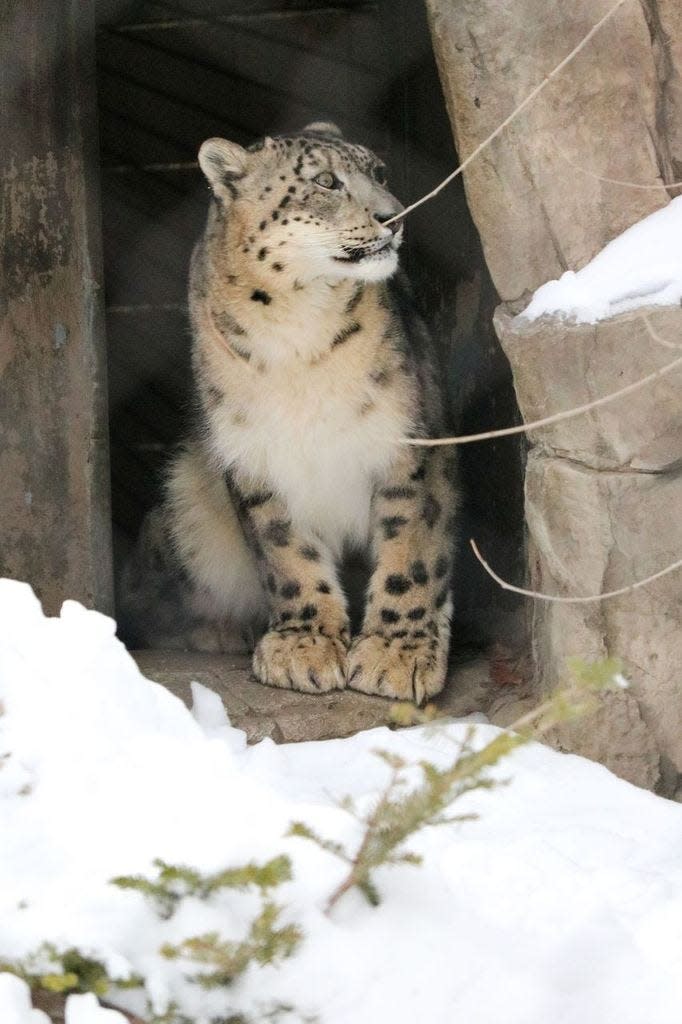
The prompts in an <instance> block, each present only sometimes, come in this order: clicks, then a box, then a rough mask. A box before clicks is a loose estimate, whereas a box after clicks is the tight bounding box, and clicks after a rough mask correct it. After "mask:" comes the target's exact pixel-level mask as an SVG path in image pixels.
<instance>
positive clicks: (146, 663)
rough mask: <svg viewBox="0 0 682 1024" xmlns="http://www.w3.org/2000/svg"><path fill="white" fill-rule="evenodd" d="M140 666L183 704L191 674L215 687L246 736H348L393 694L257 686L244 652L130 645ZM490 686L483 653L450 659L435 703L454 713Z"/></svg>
mask: <svg viewBox="0 0 682 1024" xmlns="http://www.w3.org/2000/svg"><path fill="white" fill-rule="evenodd" d="M132 655H133V657H134V658H135V661H136V662H137V664H138V666H139V668H140V670H141V672H142V673H143V674H144V675H145V676H147V677H148V678H149V679H153V680H154V681H155V682H158V683H161V684H162V685H163V686H165V687H166V688H167V689H168V690H170V691H171V693H174V694H175V695H176V696H177V697H179V698H180V699H181V700H182V701H184V703H185V704H187V705H188V706H190V705H191V703H192V696H191V687H190V683H191V682H192V681H193V680H196V682H198V683H201V684H202V685H204V686H206V687H208V689H210V690H213V691H214V692H215V693H218V694H219V695H220V697H221V699H222V702H223V704H224V706H225V710H226V711H227V714H228V717H229V719H230V722H231V723H232V725H234V726H235V727H236V728H238V729H243V730H244V732H245V733H246V736H247V739H248V741H249V743H257V742H258V740H261V739H263V738H264V737H265V736H269V737H270V738H271V739H273V740H275V742H277V743H295V742H300V741H304V740H322V739H331V738H339V737H342V736H350V735H352V734H353V733H356V732H360V731H361V730H363V729H373V728H376V727H377V726H380V725H388V724H389V723H390V720H391V718H390V715H391V707H392V703H393V702H392V701H390V700H386V699H385V698H384V697H369V696H367V695H366V694H363V693H357V692H356V691H354V690H334V691H332V692H331V693H328V694H320V695H319V696H318V695H315V694H307V693H297V692H295V691H293V690H280V689H277V688H275V687H270V686H263V685H262V684H261V683H259V682H257V681H256V680H255V679H254V677H253V675H252V673H251V659H250V658H249V656H248V655H230V654H198V653H194V652H190V651H136V652H132ZM495 693H496V691H494V690H493V687H492V685H491V683H490V674H489V667H488V663H487V661H485V660H484V659H481V658H479V659H476V660H473V661H468V662H466V663H464V664H462V665H459V666H455V667H454V668H453V670H452V671H451V675H450V679H449V682H448V684H447V686H446V688H445V690H444V691H443V693H442V694H441V695H440V696H439V697H438V699H437V700H436V702H435V703H436V704H437V705H438V707H439V709H440V710H441V711H442V712H443V713H444V714H447V715H452V716H453V717H457V718H460V717H463V716H464V715H468V714H471V713H472V712H474V711H481V710H485V709H486V707H487V706H488V705H489V704H490V702H491V699H492V698H493V696H494V694H495Z"/></svg>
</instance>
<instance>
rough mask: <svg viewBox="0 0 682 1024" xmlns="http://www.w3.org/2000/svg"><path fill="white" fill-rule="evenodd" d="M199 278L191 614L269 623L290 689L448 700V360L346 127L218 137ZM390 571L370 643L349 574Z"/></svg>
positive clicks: (274, 680)
mask: <svg viewBox="0 0 682 1024" xmlns="http://www.w3.org/2000/svg"><path fill="white" fill-rule="evenodd" d="M199 161H200V164H201V167H202V169H203V171H204V173H205V175H206V177H207V179H208V182H209V184H210V187H211V189H212V193H213V201H212V203H211V208H210V212H209V216H208V223H207V226H206V231H205V234H204V236H203V238H202V240H201V241H200V242H199V244H198V245H197V247H196V249H195V252H194V255H193V259H192V268H191V278H190V291H189V298H190V311H191V318H192V326H193V334H194V349H193V359H194V375H195V381H196V390H197V396H198V399H199V406H200V409H201V414H200V420H199V424H198V429H197V431H196V433H195V436H194V437H193V438H192V439H191V441H188V443H187V445H186V447H185V449H184V450H183V452H182V453H181V454H180V455H179V456H178V457H177V458H176V459H175V461H174V462H173V464H172V466H171V467H170V471H169V477H168V486H167V495H166V501H165V504H164V506H163V509H162V510H161V511H160V512H159V513H157V515H159V516H160V517H161V519H162V521H163V523H164V530H165V536H167V537H169V538H170V542H169V545H168V550H166V551H165V552H164V554H165V557H166V558H167V559H168V560H169V561H174V562H175V564H176V566H179V567H180V568H181V570H182V574H183V578H184V579H186V580H187V581H188V587H187V600H188V602H189V603H190V604H191V606H192V608H193V610H194V613H195V614H198V611H197V609H199V608H200V610H201V612H202V613H203V614H204V616H206V617H207V618H209V619H211V620H212V621H215V622H221V621H230V622H233V623H235V624H237V625H238V626H241V625H243V624H245V623H253V622H255V623H257V624H258V623H262V628H263V629H264V632H263V634H262V636H261V638H260V640H259V641H258V643H257V645H256V648H255V652H254V657H253V667H254V672H255V674H256V676H257V677H258V678H259V679H260V680H261V681H262V682H264V683H269V684H271V685H274V686H281V687H287V688H293V689H296V690H304V691H308V692H311V693H318V692H323V691H327V690H331V689H334V688H342V687H344V686H346V685H348V686H350V687H352V688H354V689H357V690H362V691H364V692H366V693H375V694H381V695H383V696H386V697H393V698H395V697H397V698H401V699H411V700H414V701H417V702H421V701H423V700H424V699H426V698H427V697H428V696H430V695H432V694H435V693H437V692H438V691H439V690H440V689H441V688H442V686H443V683H444V680H445V674H446V661H447V650H448V640H449V630H450V627H449V622H450V614H451V608H452V602H451V596H450V587H451V564H452V552H451V548H452V538H453V526H454V513H455V508H456V492H455V486H454V473H453V467H452V463H451V459H452V456H451V455H449V454H447V453H445V452H444V450H443V449H439V448H433V449H421V448H415V447H411V446H407V445H405V444H404V443H402V439H403V438H405V437H409V436H417V435H433V434H434V433H437V432H439V431H440V430H441V429H442V427H443V424H442V418H441V401H440V391H439V383H438V373H437V370H436V360H435V356H434V352H433V349H432V345H431V341H430V339H429V337H428V334H427V332H426V330H425V328H424V326H423V324H422V323H421V321H420V320H419V318H418V316H417V314H416V313H415V311H414V309H413V307H412V304H411V302H410V298H409V294H408V290H407V287H406V285H405V282H404V280H403V279H402V277H401V276H400V274H397V273H396V270H397V250H398V246H399V244H400V241H401V230H397V229H396V228H395V226H386V225H385V221H387V220H388V219H390V218H391V217H392V216H393V215H394V214H395V213H396V212H398V211H399V210H400V204H399V203H398V202H397V200H396V199H395V198H394V197H393V196H392V195H391V193H390V192H389V191H387V189H386V188H385V187H384V185H383V184H382V180H383V167H382V165H381V164H380V162H379V161H378V160H377V158H376V157H375V156H374V154H373V153H371V152H370V151H369V150H367V149H366V148H364V147H362V146H357V145H353V144H351V143H348V142H346V141H344V140H343V139H342V138H341V136H340V133H339V132H338V129H336V128H335V127H334V126H331V125H325V124H316V125H311V126H308V128H307V129H304V130H303V131H302V132H301V133H299V134H295V135H288V136H281V137H277V138H272V139H270V138H268V139H265V140H263V141H261V142H259V143H257V144H256V145H254V146H252V147H251V148H250V149H249V150H245V149H242V148H241V147H240V146H237V145H235V144H234V143H229V142H226V141H225V140H221V139H212V140H209V141H208V142H206V143H204V145H203V146H202V148H201V151H200V155H199ZM351 548H355V549H359V550H361V551H364V552H365V553H366V555H367V556H368V558H369V560H370V562H371V565H372V572H371V579H370V581H369V587H368V589H367V594H366V607H365V610H364V618H363V619H362V620H361V625H360V629H359V632H358V633H357V635H356V636H355V637H353V636H351V627H350V618H349V612H348V609H347V605H346V598H345V595H344V591H343V588H342V585H341V581H340V576H339V567H340V564H341V562H342V560H343V557H344V553H345V552H346V551H347V550H348V549H351Z"/></svg>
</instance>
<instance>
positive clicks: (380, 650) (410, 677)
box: [347, 633, 447, 704]
mask: <svg viewBox="0 0 682 1024" xmlns="http://www.w3.org/2000/svg"><path fill="white" fill-rule="evenodd" d="M434 644H435V646H434ZM446 669H447V657H446V652H445V650H444V649H443V647H442V646H441V645H440V644H438V643H437V641H434V640H429V639H426V638H425V639H424V640H405V639H404V638H386V637H384V636H381V635H379V634H377V633H370V634H368V635H366V636H359V637H357V639H356V640H354V642H353V644H352V646H351V649H350V651H349V652H348V668H347V672H348V674H347V680H348V682H347V685H348V686H349V688H350V689H352V690H360V691H361V692H362V693H372V694H378V695H379V696H380V697H391V698H392V699H393V700H409V701H413V702H414V703H415V704H423V703H424V701H425V700H427V699H428V698H429V697H434V696H435V695H436V694H437V693H440V691H441V690H442V689H443V686H444V685H445V676H446Z"/></svg>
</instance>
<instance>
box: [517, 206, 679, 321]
mask: <svg viewBox="0 0 682 1024" xmlns="http://www.w3.org/2000/svg"><path fill="white" fill-rule="evenodd" d="M681 299H682V196H679V197H678V198H677V199H673V200H672V201H671V202H670V203H668V205H667V206H665V207H663V209H661V210H657V211H656V212H655V213H652V214H651V215H650V216H649V217H645V218H644V220H641V221H639V222H638V223H637V224H633V225H632V227H631V228H628V230H627V231H624V232H623V234H622V235H619V236H618V238H614V240H613V241H612V242H609V244H608V245H607V246H605V248H604V249H602V251H601V252H600V253H598V254H597V255H596V256H595V257H594V259H593V260H592V261H591V262H590V263H588V264H587V266H586V267H583V269H582V270H579V271H578V272H577V273H576V272H574V271H572V270H567V271H566V273H565V274H562V275H561V277H560V278H559V280H558V281H548V282H547V284H544V285H542V287H541V288H538V290H537V291H536V292H535V294H534V295H533V298H532V299H531V302H530V304H529V305H528V306H527V307H526V309H525V310H524V311H523V313H522V314H521V316H522V317H524V318H525V319H528V320H535V319H537V318H538V317H540V316H542V315H543V314H544V313H549V314H553V315H555V316H556V315H558V316H564V317H570V318H573V319H575V320H577V321H578V322H579V323H596V321H597V320H604V319H605V318H606V317H609V316H614V315H615V314H616V313H624V312H625V311H626V310H628V309H637V308H638V307H640V306H669V305H674V304H676V303H679V302H680V300H681Z"/></svg>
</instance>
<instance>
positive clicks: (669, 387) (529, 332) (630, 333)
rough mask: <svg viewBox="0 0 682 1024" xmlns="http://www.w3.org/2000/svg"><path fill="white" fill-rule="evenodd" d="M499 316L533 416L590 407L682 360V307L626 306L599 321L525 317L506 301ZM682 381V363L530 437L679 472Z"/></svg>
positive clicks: (575, 451) (561, 448)
mask: <svg viewBox="0 0 682 1024" xmlns="http://www.w3.org/2000/svg"><path fill="white" fill-rule="evenodd" d="M645 318H646V319H645ZM647 323H649V324H650V325H651V328H652V330H653V332H654V334H655V335H656V336H658V337H660V338H661V339H663V340H665V341H668V342H671V343H672V344H675V345H679V346H680V347H679V348H678V349H671V348H667V347H665V346H664V345H662V344H661V343H660V342H658V341H656V340H655V339H654V337H652V334H651V333H650V330H649V329H648V327H647ZM494 324H495V330H496V331H497V335H498V337H499V339H500V342H501V344H502V348H503V349H504V352H505V354H506V356H507V358H508V359H509V362H510V363H511V367H512V372H513V375H514V387H515V389H516V396H517V399H518V403H519V409H520V410H521V414H522V416H523V419H524V422H525V423H530V422H531V421H533V420H538V419H542V418H543V417H545V416H549V415H552V414H553V413H556V412H561V411H562V410H564V409H571V408H575V407H576V406H580V405H585V404H587V403H588V402H592V401H594V400H595V399H597V398H601V397H603V396H605V395H608V394H610V393H611V392H613V391H617V390H618V389H619V388H622V387H624V386H625V385H626V384H630V383H634V382H635V381H637V380H640V379H641V378H642V377H645V376H647V375H648V374H650V373H652V372H654V371H655V370H657V369H660V368H661V367H663V366H665V365H666V364H668V363H671V362H672V361H673V360H675V359H682V310H680V309H679V308H678V307H676V306H670V307H668V306H659V307H652V308H650V309H642V310H636V311H633V312H628V313H621V314H620V315H618V316H614V317H611V318H610V319H608V320H602V321H600V322H598V323H596V324H580V323H574V322H571V321H568V320H562V319H560V318H558V317H557V318H555V317H541V318H540V319H539V320H525V319H524V318H523V317H522V316H516V317H515V316H512V315H511V313H510V312H509V311H508V310H506V309H504V308H499V309H498V310H497V312H496V314H495V318H494ZM681 389H682V365H680V366H679V367H678V368H677V369H676V370H673V371H672V372H671V373H669V374H666V375H665V376H663V377H660V378H659V379H658V380H656V381H654V382H653V383H651V384H648V385H645V386H644V387H642V388H641V389H640V390H638V391H635V392H633V393H631V394H629V395H626V396H624V397H623V398H620V399H616V400H615V401H613V402H609V403H608V404H606V405H602V406H599V407H598V408H596V409H591V410H590V411H589V412H588V413H585V414H584V415H580V416H576V417H574V418H571V419H566V420H562V421H560V422H559V423H555V424H552V425H551V426H549V427H543V428H540V429H538V430H534V431H533V432H532V434H530V435H529V436H530V438H531V441H532V442H533V443H535V444H537V445H539V446H541V447H542V448H544V449H547V450H551V451H552V452H554V453H555V454H557V455H563V456H565V457H566V458H569V459H573V460H577V461H579V462H581V463H583V464H584V465H586V466H591V467H592V468H594V469H631V470H636V471H645V472H653V473H659V472H664V471H667V470H672V469H673V468H674V467H675V465H677V464H679V463H680V462H682V400H681V399H680V393H681Z"/></svg>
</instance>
